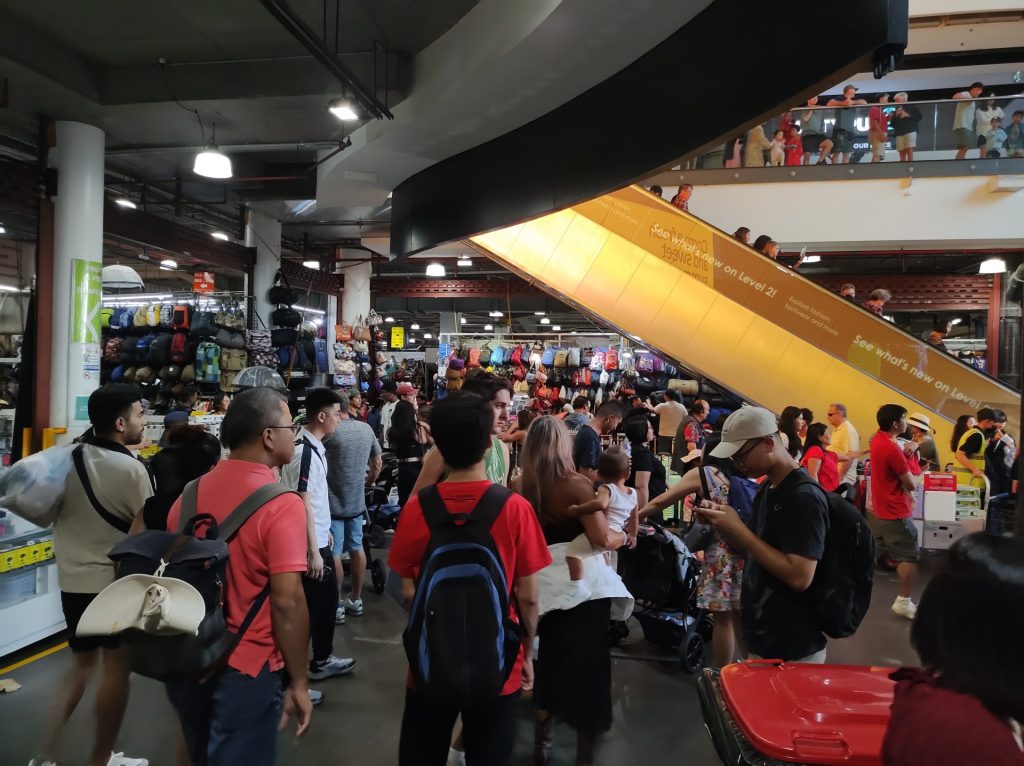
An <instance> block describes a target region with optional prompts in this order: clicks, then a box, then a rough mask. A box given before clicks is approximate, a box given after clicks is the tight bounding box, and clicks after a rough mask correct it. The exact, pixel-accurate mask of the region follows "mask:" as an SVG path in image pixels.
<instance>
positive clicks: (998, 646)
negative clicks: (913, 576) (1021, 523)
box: [882, 532, 1024, 766]
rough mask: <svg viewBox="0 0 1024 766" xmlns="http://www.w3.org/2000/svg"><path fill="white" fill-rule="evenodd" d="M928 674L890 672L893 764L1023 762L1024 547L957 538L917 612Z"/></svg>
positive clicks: (887, 757)
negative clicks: (892, 684) (892, 682)
mask: <svg viewBox="0 0 1024 766" xmlns="http://www.w3.org/2000/svg"><path fill="white" fill-rule="evenodd" d="M910 635H911V641H912V642H913V644H914V648H915V649H916V650H917V653H918V655H920V657H921V664H922V665H923V666H924V667H922V668H902V669H900V670H898V671H896V672H895V673H893V676H892V677H893V679H894V680H895V681H896V694H895V698H894V700H893V703H892V719H891V720H890V723H889V730H888V731H887V732H886V735H885V741H884V742H883V743H882V760H883V762H884V763H885V765H886V766H920V764H928V766H947V764H948V766H961V765H962V764H979V766H980V764H984V765H985V766H1024V746H1022V744H1021V734H1020V725H1019V722H1020V721H1024V652H1021V650H1020V640H1021V636H1022V635H1024V541H1021V540H1015V539H1009V538H1003V537H991V536H988V535H986V534H985V533H983V532H979V533H977V534H973V535H970V536H969V537H965V538H963V539H961V540H960V541H959V542H957V543H956V544H955V545H954V546H953V548H952V549H950V552H949V563H948V565H947V568H946V569H945V571H943V572H941V573H940V574H938V575H937V576H936V577H934V578H933V579H932V581H931V582H930V583H929V584H928V587H927V588H926V589H925V592H924V595H923V596H922V597H921V603H920V604H919V605H918V607H917V617H916V618H915V620H914V625H913V627H912V628H911V634H910Z"/></svg>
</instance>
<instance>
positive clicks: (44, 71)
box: [0, 11, 102, 101]
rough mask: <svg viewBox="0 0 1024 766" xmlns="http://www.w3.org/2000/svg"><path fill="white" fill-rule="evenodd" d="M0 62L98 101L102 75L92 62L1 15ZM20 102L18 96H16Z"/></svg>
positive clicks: (1, 13) (25, 25) (24, 25)
mask: <svg viewBox="0 0 1024 766" xmlns="http://www.w3.org/2000/svg"><path fill="white" fill-rule="evenodd" d="M0 51H2V55H0V60H3V59H4V58H6V59H9V60H10V61H13V62H15V63H17V64H20V65H21V66H23V67H25V68H27V69H29V70H31V71H33V72H36V73H37V74H40V75H42V76H43V77H46V78H47V79H50V80H52V81H54V82H57V83H60V84H61V85H63V86H64V87H65V88H68V89H70V90H72V91H74V92H75V93H78V94H79V95H81V96H85V97H86V98H89V99H92V100H93V101H98V100H99V97H100V91H101V87H102V73H101V70H100V68H99V67H98V66H96V65H95V64H94V63H93V62H92V61H89V60H88V59H86V58H84V57H82V56H79V55H78V54H77V53H74V52H72V51H70V50H68V49H67V48H66V47H64V46H63V45H61V44H60V43H58V42H57V41H56V40H53V39H52V38H50V37H48V36H46V35H45V34H43V33H42V32H40V31H39V30H37V29H35V28H33V27H31V26H29V25H28V24H25V23H23V22H21V21H18V20H17V19H15V18H14V17H13V16H11V15H10V14H9V13H4V12H3V11H0ZM11 95H12V97H14V98H17V93H12V94H11Z"/></svg>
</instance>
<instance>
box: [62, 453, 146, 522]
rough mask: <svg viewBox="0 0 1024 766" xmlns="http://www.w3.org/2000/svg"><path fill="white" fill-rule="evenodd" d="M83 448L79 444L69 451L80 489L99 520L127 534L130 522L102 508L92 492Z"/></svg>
mask: <svg viewBox="0 0 1024 766" xmlns="http://www.w3.org/2000/svg"><path fill="white" fill-rule="evenodd" d="M84 447H85V445H84V444H79V445H78V446H77V447H75V448H74V449H73V450H71V459H72V460H73V461H74V463H75V471H76V472H77V473H78V478H79V479H80V480H81V482H82V489H84V490H85V496H86V497H87V498H89V503H90V504H92V507H93V508H94V509H95V511H96V513H98V514H99V516H100V518H101V519H103V520H104V521H105V522H107V523H108V524H109V525H110V526H112V527H113V528H114V529H116V530H117V531H118V532H121V533H122V534H128V530H130V529H131V528H132V525H131V522H129V521H125V520H124V519H121V518H118V517H117V516H115V515H114V514H112V513H111V512H110V511H108V510H107V509H106V508H104V507H103V504H102V503H101V502H100V501H99V498H98V497H96V493H95V492H93V491H92V483H91V482H90V481H89V473H88V472H87V471H86V470H85V457H84V456H83V455H82V449H83V448H84Z"/></svg>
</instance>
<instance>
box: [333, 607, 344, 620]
mask: <svg viewBox="0 0 1024 766" xmlns="http://www.w3.org/2000/svg"><path fill="white" fill-rule="evenodd" d="M334 624H335V625H344V624H345V607H343V606H342V605H341V604H338V608H337V610H335V612H334Z"/></svg>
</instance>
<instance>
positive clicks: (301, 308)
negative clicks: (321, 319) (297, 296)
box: [292, 306, 327, 316]
mask: <svg viewBox="0 0 1024 766" xmlns="http://www.w3.org/2000/svg"><path fill="white" fill-rule="evenodd" d="M292 308H293V309H295V310H296V311H301V312H302V313H303V314H319V315H320V316H327V312H326V311H321V310H320V309H310V308H306V307H305V306H292Z"/></svg>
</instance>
